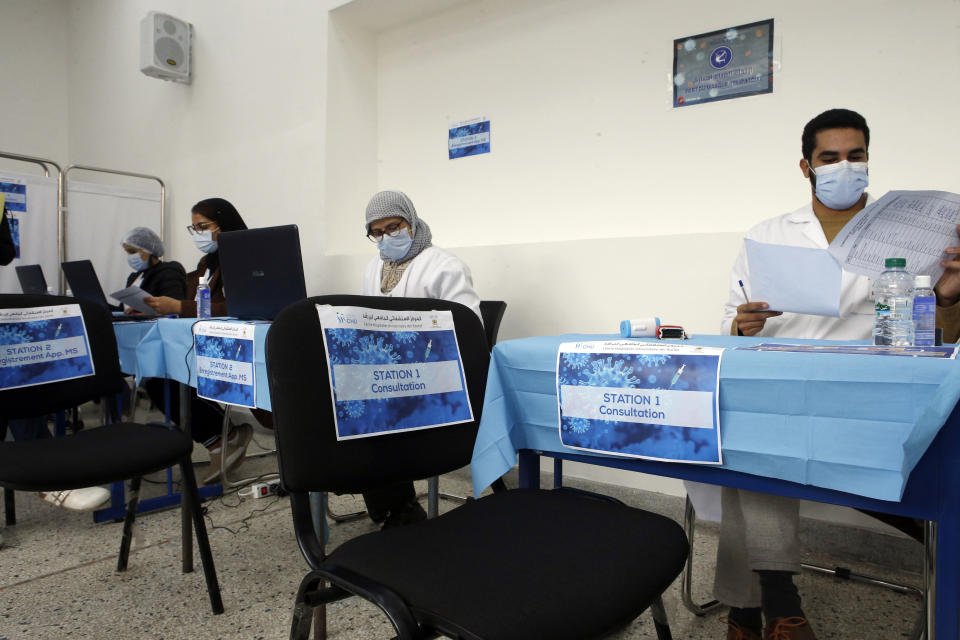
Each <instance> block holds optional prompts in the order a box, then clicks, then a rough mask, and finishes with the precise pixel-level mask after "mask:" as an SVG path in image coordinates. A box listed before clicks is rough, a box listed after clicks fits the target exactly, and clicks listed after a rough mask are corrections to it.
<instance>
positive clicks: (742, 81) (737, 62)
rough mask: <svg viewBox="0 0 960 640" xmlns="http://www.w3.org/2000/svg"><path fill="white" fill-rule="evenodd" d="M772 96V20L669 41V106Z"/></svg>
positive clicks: (685, 105) (675, 106)
mask: <svg viewBox="0 0 960 640" xmlns="http://www.w3.org/2000/svg"><path fill="white" fill-rule="evenodd" d="M772 92H773V19H772V18H771V19H770V20H762V21H760V22H752V23H750V24H742V25H740V26H737V27H729V28H727V29H720V30H718V31H711V32H710V33H701V34H700V35H696V36H687V37H685V38H678V39H676V40H674V41H673V106H674V108H677V107H688V106H690V105H694V104H701V103H704V102H713V101H715V100H728V99H730V98H742V97H744V96H753V95H758V94H761V93H772Z"/></svg>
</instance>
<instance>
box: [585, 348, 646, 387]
mask: <svg viewBox="0 0 960 640" xmlns="http://www.w3.org/2000/svg"><path fill="white" fill-rule="evenodd" d="M632 374H633V367H627V366H625V365H624V364H623V360H617V361H616V362H614V361H613V357H612V356H611V357H607V358H601V359H599V360H594V361H593V362H591V363H590V370H589V371H584V373H583V374H582V379H581V381H580V384H582V385H590V386H591V387H634V386H636V384H637V383H638V382H640V380H638V379H637V378H635V377H634V376H633V375H632Z"/></svg>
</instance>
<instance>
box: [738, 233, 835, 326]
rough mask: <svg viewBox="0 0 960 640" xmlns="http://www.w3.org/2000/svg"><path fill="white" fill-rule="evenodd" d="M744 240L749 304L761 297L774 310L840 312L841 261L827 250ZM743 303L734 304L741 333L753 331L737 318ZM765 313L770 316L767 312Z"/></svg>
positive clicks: (831, 313)
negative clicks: (749, 279) (748, 269)
mask: <svg viewBox="0 0 960 640" xmlns="http://www.w3.org/2000/svg"><path fill="white" fill-rule="evenodd" d="M744 244H745V246H746V250H747V262H748V263H749V265H750V277H751V282H750V290H751V294H750V295H751V298H752V299H753V302H752V303H751V304H752V305H756V304H759V302H760V301H763V302H766V303H767V304H768V305H769V308H770V309H772V310H774V311H790V312H793V313H807V314H812V315H818V316H832V317H839V316H840V285H841V280H842V277H843V274H842V270H841V268H840V264H839V263H838V262H837V260H836V258H834V257H833V256H832V255H831V254H830V253H829V252H827V251H825V250H823V249H811V248H807V247H796V246H788V245H781V244H768V243H766V242H757V241H756V240H751V239H750V238H747V239H745V240H744ZM746 306H748V305H741V306H740V307H738V308H737V313H738V316H737V327H738V328H739V329H740V331H741V332H742V333H743V334H744V335H752V334H748V333H747V332H746V331H745V329H744V326H743V325H742V324H741V323H740V320H739V317H740V315H739V314H740V312H741V308H742V307H746ZM749 311H759V309H750V310H749ZM766 317H770V315H769V313H768V314H766ZM762 326H763V325H762V324H761V326H760V328H762ZM760 328H757V331H759V330H760ZM754 333H756V331H755V332H754Z"/></svg>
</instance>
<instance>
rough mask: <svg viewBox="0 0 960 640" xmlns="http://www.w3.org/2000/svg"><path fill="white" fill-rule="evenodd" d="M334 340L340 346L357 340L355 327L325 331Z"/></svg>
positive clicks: (348, 344)
mask: <svg viewBox="0 0 960 640" xmlns="http://www.w3.org/2000/svg"><path fill="white" fill-rule="evenodd" d="M327 335H329V336H330V337H331V338H333V340H334V342H336V343H337V344H338V345H340V346H341V347H348V346H350V345H351V344H353V343H354V342H356V341H357V330H356V329H330V330H328V332H327Z"/></svg>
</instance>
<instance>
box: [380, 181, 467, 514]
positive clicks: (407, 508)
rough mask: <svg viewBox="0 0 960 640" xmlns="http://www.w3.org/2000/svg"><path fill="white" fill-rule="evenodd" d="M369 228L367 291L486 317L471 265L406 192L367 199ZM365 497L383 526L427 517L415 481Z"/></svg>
mask: <svg viewBox="0 0 960 640" xmlns="http://www.w3.org/2000/svg"><path fill="white" fill-rule="evenodd" d="M366 231H367V237H368V238H369V239H370V241H371V242H373V243H374V244H376V246H377V249H378V250H379V255H378V256H377V257H375V258H373V259H372V260H371V261H370V262H369V264H367V268H366V270H365V271H364V275H363V295H365V296H400V297H406V298H434V299H440V300H452V301H453V302H459V303H460V304H462V305H465V306H467V307H470V308H471V309H473V312H474V313H476V314H477V317H478V318H481V316H480V297H479V296H478V295H477V292H476V291H474V290H473V278H472V277H471V276H470V269H469V268H468V267H467V265H465V264H464V263H463V262H461V261H460V259H459V258H457V257H456V256H455V255H453V254H451V253H448V252H446V251H444V250H443V249H440V248H438V247H435V246H433V244H432V234H431V233H430V227H429V226H428V225H427V223H426V222H424V221H423V220H422V219H420V218H419V217H418V216H417V210H416V209H415V208H414V206H413V202H411V201H410V198H408V197H407V195H406V194H404V193H402V192H400V191H381V192H380V193H377V194H376V195H374V196H373V198H371V199H370V202H369V204H367V212H366ZM481 322H482V318H481ZM363 500H364V502H365V503H366V505H367V512H368V513H369V514H370V518H371V519H372V520H373V521H374V522H382V523H383V527H384V528H387V527H394V526H399V525H404V524H409V523H411V522H416V521H418V520H424V519H426V517H427V514H426V513H425V512H424V510H423V507H421V506H420V503H418V502H417V496H416V493H415V492H414V489H413V483H412V482H397V483H393V484H390V485H387V486H384V487H380V488H378V489H374V490H372V491H366V492H364V494H363Z"/></svg>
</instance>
